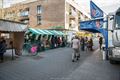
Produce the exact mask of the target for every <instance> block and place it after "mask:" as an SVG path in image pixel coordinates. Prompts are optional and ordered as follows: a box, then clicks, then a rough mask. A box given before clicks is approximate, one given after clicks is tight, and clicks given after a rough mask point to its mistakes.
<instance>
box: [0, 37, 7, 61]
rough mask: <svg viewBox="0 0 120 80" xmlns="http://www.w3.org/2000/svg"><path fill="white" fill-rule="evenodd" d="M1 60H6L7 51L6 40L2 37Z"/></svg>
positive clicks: (0, 42) (0, 45)
mask: <svg viewBox="0 0 120 80" xmlns="http://www.w3.org/2000/svg"><path fill="white" fill-rule="evenodd" d="M0 40H1V41H0V60H1V61H0V62H3V61H4V53H5V52H6V41H5V40H4V39H3V38H1V39H0Z"/></svg>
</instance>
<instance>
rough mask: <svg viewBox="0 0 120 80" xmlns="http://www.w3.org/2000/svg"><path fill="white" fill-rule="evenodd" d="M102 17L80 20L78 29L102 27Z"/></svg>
mask: <svg viewBox="0 0 120 80" xmlns="http://www.w3.org/2000/svg"><path fill="white" fill-rule="evenodd" d="M103 23H104V22H103V18H102V19H95V20H89V21H83V22H80V29H101V28H102V27H103Z"/></svg>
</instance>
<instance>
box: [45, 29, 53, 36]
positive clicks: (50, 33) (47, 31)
mask: <svg viewBox="0 0 120 80" xmlns="http://www.w3.org/2000/svg"><path fill="white" fill-rule="evenodd" d="M43 31H44V32H46V33H48V34H49V35H54V34H53V33H52V32H50V31H49V30H43Z"/></svg>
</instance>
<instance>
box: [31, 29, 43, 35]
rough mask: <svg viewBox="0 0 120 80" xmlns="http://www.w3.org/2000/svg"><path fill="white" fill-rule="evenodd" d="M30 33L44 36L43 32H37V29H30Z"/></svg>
mask: <svg viewBox="0 0 120 80" xmlns="http://www.w3.org/2000/svg"><path fill="white" fill-rule="evenodd" d="M29 32H32V33H33V34H42V33H41V32H39V31H37V30H36V29H33V28H29Z"/></svg>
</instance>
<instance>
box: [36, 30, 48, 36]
mask: <svg viewBox="0 0 120 80" xmlns="http://www.w3.org/2000/svg"><path fill="white" fill-rule="evenodd" d="M36 30H37V31H38V32H40V33H42V34H45V35H47V34H49V33H47V32H45V31H44V30H41V29H36Z"/></svg>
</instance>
